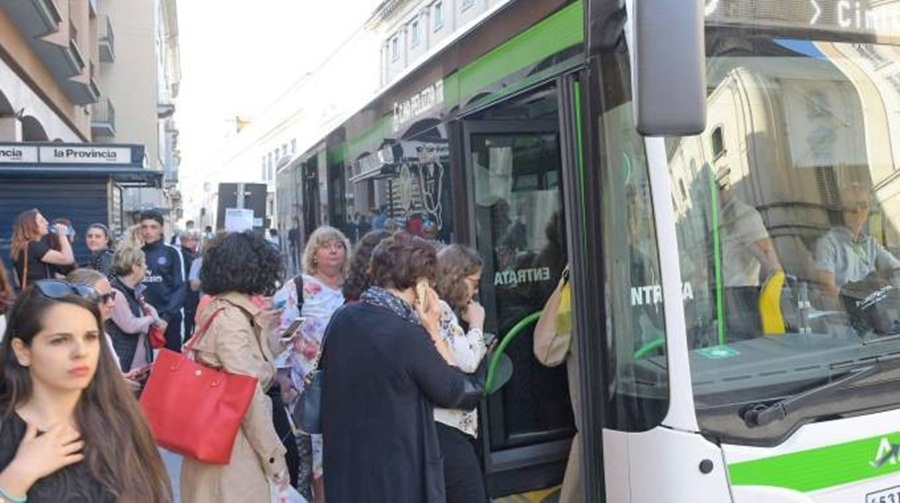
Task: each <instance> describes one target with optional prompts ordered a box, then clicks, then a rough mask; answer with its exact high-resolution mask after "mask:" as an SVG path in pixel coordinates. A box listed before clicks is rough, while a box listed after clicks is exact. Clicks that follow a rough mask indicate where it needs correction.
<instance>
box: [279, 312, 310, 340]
mask: <svg viewBox="0 0 900 503" xmlns="http://www.w3.org/2000/svg"><path fill="white" fill-rule="evenodd" d="M305 322H306V317H305V316H300V317H299V318H297V319H296V320H294V321H292V322H291V324H290V325H288V327H287V328H286V329H285V330H284V333H282V334H281V342H291V341H292V340H294V338H295V337H297V334H298V333H299V332H300V327H302V326H303V323H305Z"/></svg>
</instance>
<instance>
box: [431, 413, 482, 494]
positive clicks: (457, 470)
mask: <svg viewBox="0 0 900 503" xmlns="http://www.w3.org/2000/svg"><path fill="white" fill-rule="evenodd" d="M435 426H437V436H438V443H439V444H440V446H441V454H442V455H443V456H444V485H446V487H447V503H487V501H488V499H487V491H486V490H485V487H484V476H483V475H482V473H481V465H480V464H479V462H478V457H477V456H476V455H475V446H474V445H473V442H474V439H473V438H472V437H470V436H469V435H466V434H465V433H463V432H462V431H460V430H458V429H456V428H453V427H450V426H447V425H445V424H443V423H439V422H435Z"/></svg>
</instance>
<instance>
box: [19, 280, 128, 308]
mask: <svg viewBox="0 0 900 503" xmlns="http://www.w3.org/2000/svg"><path fill="white" fill-rule="evenodd" d="M34 286H35V288H37V289H38V291H40V292H41V295H43V296H44V297H49V298H51V299H62V298H63V297H67V296H69V295H77V296H79V297H83V298H85V299H89V300H92V301H95V302H96V301H98V300H99V299H100V298H101V295H100V292H98V291H97V290H96V289H94V287H91V286H88V285H84V284H81V283H69V282H68V281H63V280H61V279H42V280H40V281H35V282H34ZM113 298H115V297H113Z"/></svg>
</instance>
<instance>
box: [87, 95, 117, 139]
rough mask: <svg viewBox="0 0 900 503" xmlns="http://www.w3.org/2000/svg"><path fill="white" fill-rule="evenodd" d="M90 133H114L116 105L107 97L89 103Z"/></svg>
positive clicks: (95, 134)
mask: <svg viewBox="0 0 900 503" xmlns="http://www.w3.org/2000/svg"><path fill="white" fill-rule="evenodd" d="M91 133H92V134H93V135H94V136H95V137H96V136H115V135H116V107H114V106H113V102H112V100H111V99H109V97H103V98H100V100H99V101H97V102H96V103H94V104H92V105H91Z"/></svg>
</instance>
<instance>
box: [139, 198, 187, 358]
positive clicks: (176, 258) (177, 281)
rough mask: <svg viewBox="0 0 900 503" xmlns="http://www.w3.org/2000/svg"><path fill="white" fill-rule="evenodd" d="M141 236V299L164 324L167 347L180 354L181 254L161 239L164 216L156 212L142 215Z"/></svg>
mask: <svg viewBox="0 0 900 503" xmlns="http://www.w3.org/2000/svg"><path fill="white" fill-rule="evenodd" d="M140 218H141V237H143V238H144V248H143V250H144V254H145V255H146V256H147V275H146V276H145V277H144V281H143V284H144V287H145V289H144V294H143V295H144V298H145V299H146V301H147V302H148V303H149V304H150V305H151V306H153V307H155V308H156V311H157V312H158V313H159V317H160V318H162V320H163V321H165V322H166V327H165V332H166V347H167V348H169V349H171V350H173V351H179V352H180V351H181V345H182V343H183V342H184V326H183V324H182V320H183V316H184V312H183V309H184V298H185V294H186V293H187V285H186V283H185V281H184V278H185V274H184V261H183V260H182V257H181V253H180V252H179V251H178V249H177V248H175V247H174V246H172V245H169V244H166V242H165V239H163V216H162V213H160V212H159V211H157V210H148V211H144V212H142V213H141V217H140Z"/></svg>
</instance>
